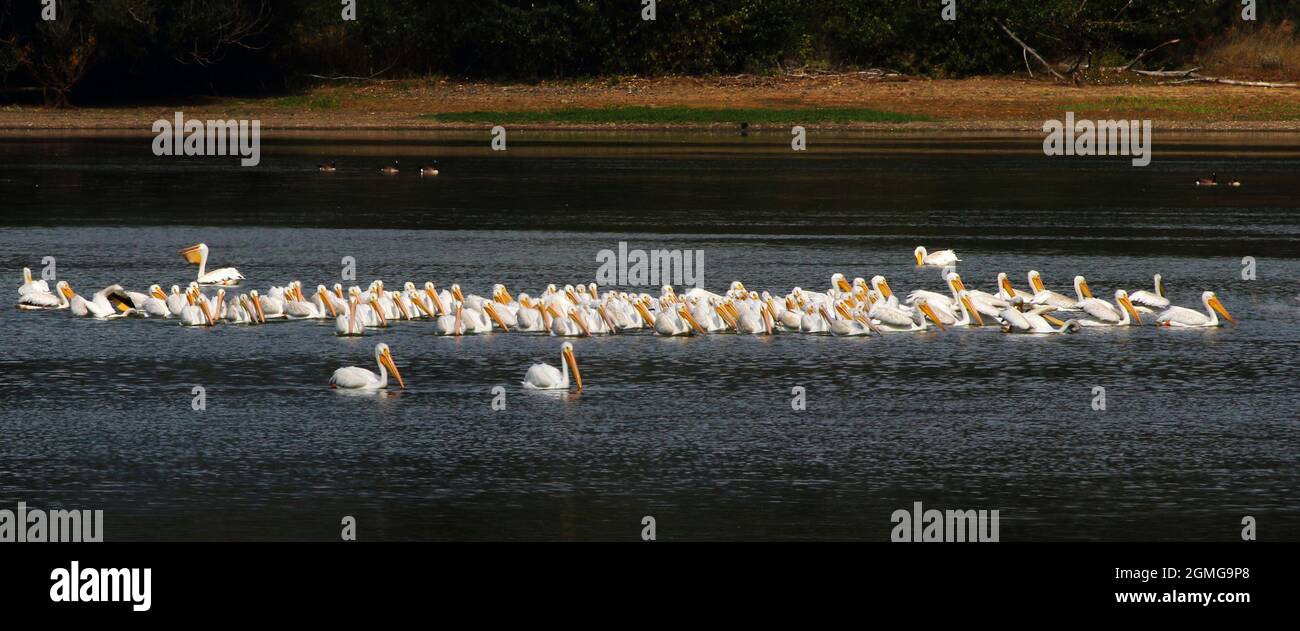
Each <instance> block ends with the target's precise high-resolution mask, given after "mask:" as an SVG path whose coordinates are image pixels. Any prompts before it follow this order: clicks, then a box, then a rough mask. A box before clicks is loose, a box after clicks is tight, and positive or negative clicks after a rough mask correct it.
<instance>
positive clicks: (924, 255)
mask: <svg viewBox="0 0 1300 631" xmlns="http://www.w3.org/2000/svg"><path fill="white" fill-rule="evenodd" d="M912 256H915V257H916V264H917V265H936V266H944V265H952V264H953V263H956V262H958V261H960V260H961V259H959V258H957V253H956V252H953V251H952V250H939V251H937V252H928V251H926V249H925V246H923V245H918V246H916V249H915V250H912Z"/></svg>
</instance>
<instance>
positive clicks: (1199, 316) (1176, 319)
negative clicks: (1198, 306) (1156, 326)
mask: <svg viewBox="0 0 1300 631" xmlns="http://www.w3.org/2000/svg"><path fill="white" fill-rule="evenodd" d="M1156 322H1159V323H1161V324H1165V323H1168V324H1175V325H1183V326H1204V325H1206V324H1208V323H1209V322H1210V316H1207V315H1205V314H1204V313H1201V312H1200V311H1195V310H1192V309H1188V308H1187V307H1170V308H1168V309H1165V310H1164V312H1162V313H1161V314H1160V315H1159V316H1158V317H1157V318H1156Z"/></svg>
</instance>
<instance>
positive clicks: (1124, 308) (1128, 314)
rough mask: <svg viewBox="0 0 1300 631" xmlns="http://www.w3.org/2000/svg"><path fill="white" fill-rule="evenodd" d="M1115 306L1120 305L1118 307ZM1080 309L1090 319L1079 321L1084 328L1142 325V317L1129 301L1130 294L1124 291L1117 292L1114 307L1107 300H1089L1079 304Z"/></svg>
mask: <svg viewBox="0 0 1300 631" xmlns="http://www.w3.org/2000/svg"><path fill="white" fill-rule="evenodd" d="M1115 305H1119V306H1118V307H1116V306H1115ZM1079 308H1080V309H1083V311H1084V313H1087V314H1088V316H1089V317H1087V318H1084V319H1082V320H1079V324H1081V325H1083V326H1128V325H1130V324H1142V316H1140V315H1138V312H1137V310H1136V309H1134V308H1133V303H1132V302H1130V301H1129V297H1128V292H1127V291H1124V290H1123V289H1117V290H1115V304H1114V305H1112V304H1110V303H1109V302H1106V301H1105V300H1101V299H1098V298H1088V299H1085V300H1084V301H1083V302H1081V303H1079Z"/></svg>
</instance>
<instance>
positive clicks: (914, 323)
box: [867, 299, 944, 332]
mask: <svg viewBox="0 0 1300 631" xmlns="http://www.w3.org/2000/svg"><path fill="white" fill-rule="evenodd" d="M867 317H869V318H872V319H873V320H876V321H877V322H879V328H878V330H880V331H884V332H899V331H924V330H925V329H927V328H929V323H928V322H926V318H929V319H930V321H931V322H934V323H935V324H936V325H937V326H938V327H939V330H940V331H942V330H943V328H944V327H943V323H942V322H940V321H939V316H938V315H937V314H935V312H934V309H932V308H931V307H930V303H929V302H926V301H925V300H924V299H922V300H918V301H916V311H915V312H912V313H908V312H907V311H904V310H902V309H899V308H897V307H891V306H889V305H888V304H886V303H885V302H884V301H883V300H882V301H880V302H878V303H876V304H875V305H873V306H872V307H871V311H869V312H868V313H867Z"/></svg>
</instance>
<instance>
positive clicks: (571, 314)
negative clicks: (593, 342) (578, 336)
mask: <svg viewBox="0 0 1300 631" xmlns="http://www.w3.org/2000/svg"><path fill="white" fill-rule="evenodd" d="M569 319H570V320H573V321H574V322H577V323H578V328H580V329H582V334H583V335H586V336H587V337H591V329H589V328H587V323H586V322H583V321H582V318H581V317H579V316H578V311H577V310H576V309H574V310H571V311H569Z"/></svg>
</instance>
